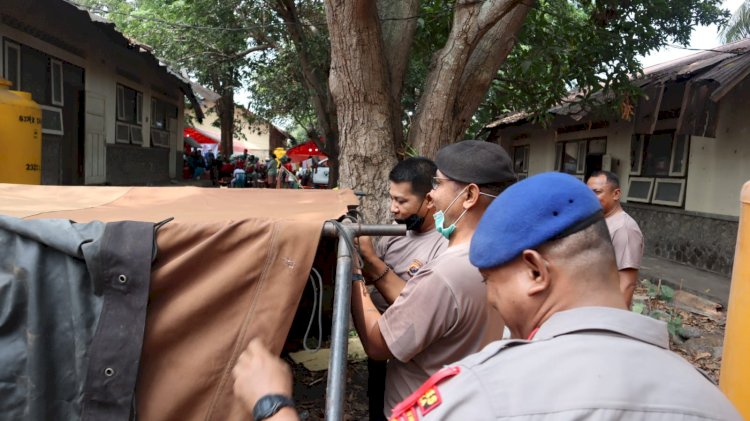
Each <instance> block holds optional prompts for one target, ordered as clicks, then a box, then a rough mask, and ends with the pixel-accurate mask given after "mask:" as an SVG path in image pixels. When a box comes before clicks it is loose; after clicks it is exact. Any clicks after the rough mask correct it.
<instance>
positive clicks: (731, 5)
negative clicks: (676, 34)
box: [641, 0, 744, 67]
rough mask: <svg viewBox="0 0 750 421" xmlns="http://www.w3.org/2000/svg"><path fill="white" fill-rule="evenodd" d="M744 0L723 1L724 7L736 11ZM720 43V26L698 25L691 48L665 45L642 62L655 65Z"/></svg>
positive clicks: (646, 64) (644, 64)
mask: <svg viewBox="0 0 750 421" xmlns="http://www.w3.org/2000/svg"><path fill="white" fill-rule="evenodd" d="M743 1H744V0H724V1H723V2H722V7H723V8H725V9H729V11H730V12H731V13H734V11H735V10H737V8H738V7H740V5H741V4H742V2H743ZM719 45H721V41H720V40H719V28H718V27H717V26H716V25H710V26H698V27H696V28H695V29H693V34H692V36H691V37H690V45H689V46H688V48H689V49H686V48H681V47H665V48H663V49H661V50H660V51H656V52H654V53H652V54H649V55H648V56H646V57H643V58H642V59H641V63H643V67H648V66H653V65H654V64H659V63H662V62H665V61H669V60H672V59H675V58H679V57H684V56H687V55H690V54H693V53H696V52H697V51H696V49H697V50H705V49H710V48H714V47H717V46H719Z"/></svg>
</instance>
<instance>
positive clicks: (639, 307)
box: [632, 303, 646, 314]
mask: <svg viewBox="0 0 750 421" xmlns="http://www.w3.org/2000/svg"><path fill="white" fill-rule="evenodd" d="M632 311H633V313H636V314H643V313H644V312H645V311H646V304H644V303H633V310H632Z"/></svg>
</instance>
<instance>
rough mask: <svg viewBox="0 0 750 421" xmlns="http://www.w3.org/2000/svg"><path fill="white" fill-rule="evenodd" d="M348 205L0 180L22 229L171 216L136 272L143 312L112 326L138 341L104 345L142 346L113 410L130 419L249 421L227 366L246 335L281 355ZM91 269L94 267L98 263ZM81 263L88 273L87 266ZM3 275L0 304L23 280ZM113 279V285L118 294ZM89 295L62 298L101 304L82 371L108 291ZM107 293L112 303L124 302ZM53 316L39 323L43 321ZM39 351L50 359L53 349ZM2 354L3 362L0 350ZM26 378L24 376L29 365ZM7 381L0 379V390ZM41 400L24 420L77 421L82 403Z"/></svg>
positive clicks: (289, 194)
mask: <svg viewBox="0 0 750 421" xmlns="http://www.w3.org/2000/svg"><path fill="white" fill-rule="evenodd" d="M356 205H357V199H356V197H355V196H354V194H353V193H352V192H351V191H330V190H329V191H322V190H321V191H300V190H296V191H293V190H259V189H202V188H193V187H161V188H148V187H58V186H17V185H7V184H6V185H2V184H0V214H6V215H12V216H16V217H19V218H24V219H25V220H24V221H20V220H14V221H15V223H17V224H20V225H24V224H35V223H49V222H43V221H50V219H49V218H59V219H58V221H60V220H61V219H64V220H72V221H77V222H78V223H79V224H73V223H71V224H70V226H72V227H82V226H83V225H81V223H85V222H89V221H102V222H103V223H101V224H99V223H94V224H95V226H103V227H104V228H102V230H103V232H107V229H108V227H109V226H110V225H112V222H114V221H144V222H147V223H150V224H151V225H146V226H147V227H149V226H150V227H153V224H154V223H157V222H160V221H163V220H166V219H168V218H174V220H172V221H171V222H169V223H167V224H165V225H163V226H161V227H160V228H159V229H158V231H156V232H157V233H156V235H155V247H154V248H153V253H154V260H153V262H152V261H151V260H150V259H149V260H148V262H147V263H140V264H139V266H138V267H139V268H141V269H144V268H145V269H147V270H146V271H145V272H147V273H149V274H150V283H148V288H149V290H148V310H147V312H146V313H145V314H143V313H144V312H143V310H139V309H137V308H133V309H132V310H130V313H127V314H124V315H123V314H118V316H117V318H116V319H117V320H118V321H119V323H120V325H123V326H125V325H136V326H131V327H133V328H135V327H137V325H140V327H141V328H144V326H145V333H144V334H143V335H140V336H139V335H137V334H133V335H131V336H130V337H128V338H127V339H126V340H122V339H112V340H111V341H110V342H109V343H107V344H106V345H107V346H108V347H110V348H113V349H117V348H118V347H124V346H126V345H127V346H128V347H132V346H134V347H137V348H140V347H141V346H142V352H141V353H140V355H139V357H140V361H138V360H137V359H136V360H135V361H132V362H131V363H129V364H131V365H132V366H134V367H139V368H138V378H137V382H136V387H135V392H133V390H132V389H129V390H125V391H123V392H122V393H121V394H119V395H118V396H116V398H117V401H118V402H128V404H130V403H131V402H132V404H133V406H134V408H135V410H134V411H133V414H134V415H135V416H137V418H138V419H139V420H146V421H150V420H191V419H201V420H245V419H248V417H249V414H247V413H245V411H244V410H243V409H242V407H241V406H240V405H239V402H237V401H236V400H235V398H234V397H233V395H232V378H231V368H232V367H233V365H234V362H235V361H236V358H237V357H238V356H239V354H240V352H241V351H242V350H243V349H244V348H245V346H246V345H247V343H248V342H249V340H250V339H251V338H253V337H260V338H262V339H263V340H264V342H265V343H266V344H267V345H268V346H269V347H270V348H271V349H272V350H273V351H275V352H277V353H278V352H280V350H281V347H282V346H283V344H284V341H285V339H286V333H287V332H288V330H289V327H290V325H291V322H292V319H293V317H294V314H295V311H296V308H297V305H298V304H299V300H300V297H301V294H302V291H303V289H304V286H305V282H306V280H307V277H308V274H309V271H310V268H311V266H312V262H313V259H314V257H315V252H316V248H317V246H318V242H319V240H320V235H321V228H322V225H323V222H324V221H325V220H328V219H335V218H338V217H339V216H341V215H343V214H345V213H346V212H347V209H348V207H349V206H356ZM6 219H8V220H11V219H12V218H6ZM39 219H41V220H39ZM57 223H58V224H59V223H60V222H57ZM120 225H122V224H120ZM87 226H88V225H87ZM87 229H89V228H87ZM26 230H27V231H30V232H35V234H34V235H35V236H36V238H41V237H42V236H40V234H39V233H36V230H37V228H27V229H26ZM113 232H114V231H113ZM150 232H153V230H151V231H150ZM60 235H64V234H60ZM121 235H123V234H121ZM139 236H140V238H138V239H136V240H132V242H134V243H138V244H141V243H143V244H146V243H148V239H149V238H150V239H151V240H153V239H154V235H153V234H151V235H143V234H139ZM29 241H31V240H29ZM115 242H116V243H117V247H114V249H115V251H113V253H115V254H117V250H119V251H120V252H122V253H126V252H127V250H129V249H130V245H131V240H127V239H126V238H125V237H124V236H123V238H120V239H119V241H118V240H115ZM35 247H41V246H35ZM72 247H73V246H71V248H72ZM331 252H333V251H331ZM84 254H85V253H84ZM149 257H150V256H149ZM76 258H77V259H79V260H80V257H76ZM92 262H94V264H100V260H99V259H94V260H93V261H92ZM14 264H15V263H14ZM25 265H26V266H34V262H33V260H32V261H27V262H26V263H25ZM16 266H18V265H17V264H16ZM3 267H5V266H3ZM79 267H81V268H82V269H83V270H84V272H85V273H89V276H90V269H89V267H88V266H87V265H86V264H79ZM3 270H4V269H3V268H0V300H2V302H5V300H7V299H8V298H7V297H8V296H9V295H8V294H9V292H7V290H8V289H10V290H14V288H15V290H20V289H21V288H20V287H19V286H18V285H20V282H21V281H18V280H17V279H16V278H12V277H8V276H7V275H5V274H4V273H2V272H1V271H3ZM45 273H47V274H48V275H49V277H50V279H49V280H47V281H46V282H68V283H70V282H71V281H64V280H61V279H60V273H64V272H59V271H55V270H48V271H45ZM118 276H119V274H118ZM118 279H119V278H117V277H115V279H114V281H113V282H115V286H117V285H118V284H117V282H119V281H118ZM77 282H78V283H79V284H81V285H83V284H84V283H83V281H81V280H79V281H77ZM92 282H93V283H94V284H96V282H94V281H92ZM5 284H7V286H6V285H5ZM3 291H6V292H3ZM96 292H97V291H95V290H94V289H93V288H92V289H89V290H86V289H83V288H81V290H80V291H78V290H76V291H73V290H70V292H69V294H70V295H71V296H72V297H85V298H86V299H87V300H90V301H91V302H92V303H94V304H95V303H96V302H101V303H102V304H101V307H100V308H97V307H96V305H94V304H92V305H90V306H89V307H90V309H89V310H87V311H89V313H93V314H97V315H98V317H99V319H100V321H99V324H98V326H97V330H96V334H94V335H93V337H84V338H83V339H82V341H83V342H81V343H80V344H79V345H78V346H79V347H80V348H81V349H82V350H83V351H85V352H84V353H83V354H84V355H82V357H81V358H80V363H81V364H86V366H87V367H90V366H91V364H92V361H91V360H92V359H93V356H91V353H92V352H93V351H94V348H92V347H93V346H95V345H96V344H97V341H100V339H99V336H100V332H101V331H102V329H104V328H103V325H102V322H101V319H102V318H103V315H105V314H107V311H108V308H109V307H108V306H109V304H108V302H107V301H106V297H107V295H106V293H105V294H104V295H103V296H104V298H105V299H100V298H98V295H97V294H96ZM15 294H17V292H16V293H15ZM92 294H93V295H94V298H91V296H92ZM114 297H115V301H117V300H122V298H121V297H119V296H117V295H114ZM76 299H77V300H80V299H81V298H76ZM21 306H23V305H21ZM0 311H4V310H0ZM26 311H30V310H26ZM52 314H53V313H49V314H46V313H45V315H40V316H39V317H41V318H43V319H44V320H49V319H50V318H51V317H52ZM139 317H142V318H143V317H145V324H144V322H140V323H139V321H138V320H139V319H138V318H139ZM4 320H5V319H3V318H0V332H4V331H6V330H8V329H11V330H13V331H15V327H10V328H9V327H7V326H6V325H5V322H4ZM61 329H69V330H70V332H69V334H70V335H78V336H85V335H84V334H82V333H80V332H79V330H81V329H84V328H82V327H78V326H73V325H70V326H62V327H61ZM89 329H90V327H89ZM41 334H42V335H44V334H45V332H42V333H41ZM2 335H4V334H0V340H3V339H2V337H3V336H2ZM105 342H106V341H105ZM24 346H26V347H27V349H28V346H27V345H24ZM27 352H28V351H27ZM47 352H49V353H50V354H52V353H54V350H51V349H48V350H47ZM72 355H74V354H71V353H66V354H65V355H64V356H59V357H57V359H62V358H68V359H70V358H71V356H72ZM75 355H77V354H75ZM0 358H4V357H2V354H1V353H0ZM45 358H52V359H53V360H55V358H54V357H45ZM53 362H55V363H57V361H56V360H55V361H53ZM108 362H109V361H108ZM118 362H120V361H118V360H117V359H115V360H112V361H111V364H109V365H107V366H106V367H103V368H101V369H100V367H97V368H96V369H94V374H96V375H97V376H98V375H99V374H102V373H103V375H101V376H98V377H95V378H94V377H92V379H104V380H103V381H106V380H110V381H111V379H113V378H117V376H118V374H119V373H120V371H119V370H118V369H116V368H114V369H113V373H112V372H110V371H107V373H105V372H104V371H102V370H106V368H108V367H110V366H113V367H114V365H115V363H118ZM123 362H124V360H123ZM6 365H7V363H6V361H4V360H3V361H0V367H5V366H6ZM52 368H54V370H58V368H57V367H52ZM110 368H112V367H110ZM23 370H25V371H26V373H28V371H29V363H28V362H26V363H25V368H23ZM91 370H92V369H89V370H88V373H89V374H90V375H91V373H92V371H91ZM96 370H99V371H98V372H97V371H96ZM49 372H50V373H54V376H52V377H53V379H54V378H57V377H58V372H57V371H49ZM0 373H4V371H0ZM16 374H18V373H16ZM107 374H111V375H109V376H108V375H107ZM4 375H5V374H3V376H4ZM8 379H9V377H8V378H6V377H4V378H0V383H3V382H6V381H8ZM82 380H86V379H82ZM13 381H16V380H13ZM76 384H77V383H76ZM0 387H2V386H0ZM76 387H78V389H76V388H73V387H68V386H67V385H66V389H68V391H69V392H70V391H71V390H75V391H76V392H75V393H72V392H71V393H72V397H71V398H70V399H72V400H73V401H75V400H76V399H78V400H79V401H81V402H87V400H90V399H93V398H94V397H96V395H95V394H94V395H91V394H89V393H88V392H89V391H88V390H87V389H85V387H81V386H80V385H78V384H77V386H76ZM92 393H93V392H92ZM40 396H41V397H40V399H38V400H37V401H36V405H39V404H43V405H44V406H45V407H46V409H45V410H44V411H46V412H44V416H40V417H26V416H24V417H22V418H23V419H66V420H70V419H80V417H81V414H82V412H80V408H79V407H74V409H73V410H72V411H69V412H60V410H59V408H58V406H59V405H60V403H59V402H58V401H56V400H53V399H47V398H46V397H45V396H44V395H40ZM7 404H8V405H10V404H11V403H10V402H8V403H7ZM23 404H24V405H26V406H27V407H28V405H30V403H29V402H26V403H23ZM6 408H10V406H6V403H5V401H4V400H3V398H0V414H2V413H5V411H6ZM27 410H28V409H27ZM76 411H78V412H76ZM118 414H119V413H118ZM133 414H131V415H133ZM2 416H4V415H0V417H2ZM90 419H99V418H90ZM106 419H125V418H120V417H119V416H111V417H106Z"/></svg>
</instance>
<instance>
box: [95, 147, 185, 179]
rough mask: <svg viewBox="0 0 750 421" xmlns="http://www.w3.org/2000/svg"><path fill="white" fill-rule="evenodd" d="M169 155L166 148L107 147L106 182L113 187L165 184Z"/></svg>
mask: <svg viewBox="0 0 750 421" xmlns="http://www.w3.org/2000/svg"><path fill="white" fill-rule="evenodd" d="M169 155H170V152H169V150H168V149H166V148H157V149H149V148H140V147H132V146H130V145H118V144H114V145H107V170H108V171H107V181H108V183H109V184H111V185H115V186H138V185H147V186H150V185H164V184H167V183H168V182H169V179H170V177H169Z"/></svg>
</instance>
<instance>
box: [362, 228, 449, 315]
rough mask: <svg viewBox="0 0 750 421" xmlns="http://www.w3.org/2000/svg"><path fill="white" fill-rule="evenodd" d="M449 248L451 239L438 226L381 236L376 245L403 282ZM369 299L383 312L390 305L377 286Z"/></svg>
mask: <svg viewBox="0 0 750 421" xmlns="http://www.w3.org/2000/svg"><path fill="white" fill-rule="evenodd" d="M446 248H448V240H446V239H445V237H443V236H442V234H440V233H439V232H437V230H436V229H435V228H433V229H431V230H429V231H427V232H416V231H407V232H406V235H404V236H390V237H382V238H381V239H380V241H378V242H377V245H376V246H375V253H376V254H377V255H378V257H380V258H381V259H382V260H383V261H384V262H385V264H386V265H388V266H390V267H391V269H393V272H394V273H395V274H396V275H398V277H399V278H401V279H403V280H404V281H407V282H408V281H409V280H410V279H411V278H412V277H414V275H416V274H417V272H419V270H420V269H421V268H422V266H424V265H425V264H427V262H430V261H431V260H432V259H434V258H436V257H437V256H438V255H439V254H440V253H441V252H442V251H443V250H445V249H446ZM370 293H371V295H370V298H372V302H373V303H374V304H375V307H376V308H377V309H378V310H379V311H380V312H381V313H382V312H384V311H385V309H386V308H388V303H387V302H386V301H385V298H383V296H382V295H380V292H378V290H377V288H375V287H371V289H370Z"/></svg>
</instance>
